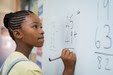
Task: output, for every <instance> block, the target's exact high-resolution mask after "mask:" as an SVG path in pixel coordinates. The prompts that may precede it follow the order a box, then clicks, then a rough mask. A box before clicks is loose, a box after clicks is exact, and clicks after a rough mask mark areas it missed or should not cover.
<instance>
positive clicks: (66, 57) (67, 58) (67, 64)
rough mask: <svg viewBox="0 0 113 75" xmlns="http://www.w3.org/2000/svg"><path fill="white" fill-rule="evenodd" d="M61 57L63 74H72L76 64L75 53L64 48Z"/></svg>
mask: <svg viewBox="0 0 113 75" xmlns="http://www.w3.org/2000/svg"><path fill="white" fill-rule="evenodd" d="M61 58H62V61H63V63H64V72H63V75H73V74H74V69H75V64H76V55H75V53H73V52H70V50H69V49H67V48H65V49H63V50H62V54H61Z"/></svg>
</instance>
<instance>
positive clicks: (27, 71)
mask: <svg viewBox="0 0 113 75" xmlns="http://www.w3.org/2000/svg"><path fill="white" fill-rule="evenodd" d="M15 70H17V71H18V72H20V73H22V74H23V75H42V70H41V69H40V67H39V66H38V65H37V64H35V63H33V62H32V61H21V62H19V63H17V64H16V65H15V66H14V67H13V68H12V70H11V71H12V73H13V72H14V71H15Z"/></svg>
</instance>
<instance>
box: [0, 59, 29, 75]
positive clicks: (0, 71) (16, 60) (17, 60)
mask: <svg viewBox="0 0 113 75" xmlns="http://www.w3.org/2000/svg"><path fill="white" fill-rule="evenodd" d="M20 61H28V59H25V58H16V59H14V60H13V61H12V62H11V64H10V65H9V66H8V68H7V70H6V71H5V73H4V75H8V73H9V72H10V70H11V69H12V68H13V66H14V65H15V64H16V63H18V62H20ZM2 69H3V65H2V67H1V69H0V73H2Z"/></svg>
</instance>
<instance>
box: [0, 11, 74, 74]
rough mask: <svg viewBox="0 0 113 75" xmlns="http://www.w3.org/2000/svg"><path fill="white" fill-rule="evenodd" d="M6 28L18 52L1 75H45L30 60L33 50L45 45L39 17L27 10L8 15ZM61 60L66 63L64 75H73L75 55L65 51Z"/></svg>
mask: <svg viewBox="0 0 113 75" xmlns="http://www.w3.org/2000/svg"><path fill="white" fill-rule="evenodd" d="M4 26H5V27H6V28H7V29H8V31H9V34H10V36H11V37H12V39H13V40H14V41H15V43H16V50H15V52H13V53H12V54H11V55H10V56H9V57H8V58H7V59H6V61H5V62H4V64H3V66H2V68H1V74H0V75H43V73H42V70H41V69H40V68H39V67H38V65H36V64H35V63H33V62H31V61H29V60H28V57H29V54H30V52H31V50H32V48H33V47H34V46H35V47H42V46H43V43H44V31H43V30H42V24H41V21H40V19H39V17H37V15H35V14H34V13H33V12H31V11H27V10H23V11H17V12H15V13H8V14H6V15H5V17H4ZM61 58H62V60H63V63H64V71H63V75H73V74H74V67H75V63H76V56H75V54H74V53H73V52H70V51H69V49H63V50H62V54H61Z"/></svg>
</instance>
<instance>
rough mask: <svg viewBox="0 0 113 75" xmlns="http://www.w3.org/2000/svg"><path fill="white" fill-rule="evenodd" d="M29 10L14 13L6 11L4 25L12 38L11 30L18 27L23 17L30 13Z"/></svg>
mask: <svg viewBox="0 0 113 75" xmlns="http://www.w3.org/2000/svg"><path fill="white" fill-rule="evenodd" d="M31 13H33V12H31V11H29V10H22V11H17V12H14V13H12V12H11V13H8V14H6V15H5V17H4V26H5V27H6V28H7V29H8V31H9V34H10V36H11V37H12V39H13V40H14V35H13V32H12V31H13V30H15V29H20V28H21V24H22V23H23V21H24V20H25V17H26V16H27V15H30V14H31Z"/></svg>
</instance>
